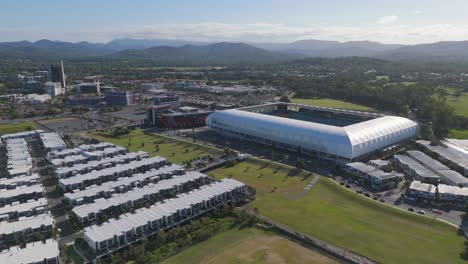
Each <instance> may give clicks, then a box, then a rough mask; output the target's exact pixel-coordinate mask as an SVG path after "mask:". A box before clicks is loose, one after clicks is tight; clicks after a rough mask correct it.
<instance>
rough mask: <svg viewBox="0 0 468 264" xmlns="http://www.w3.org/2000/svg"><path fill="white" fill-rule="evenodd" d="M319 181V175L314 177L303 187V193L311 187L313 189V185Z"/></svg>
mask: <svg viewBox="0 0 468 264" xmlns="http://www.w3.org/2000/svg"><path fill="white" fill-rule="evenodd" d="M318 180H320V175H315V177H314V178H313V179H312V180H311V181H310V182H309V184H307V186H306V187H304V191H306V192H308V191H309V190H310V189H312V187H314V184H316V183H317V182H318Z"/></svg>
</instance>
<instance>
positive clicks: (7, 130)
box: [0, 121, 35, 135]
mask: <svg viewBox="0 0 468 264" xmlns="http://www.w3.org/2000/svg"><path fill="white" fill-rule="evenodd" d="M34 129H35V125H34V122H32V121H28V122H22V123H18V124H8V125H0V135H4V134H11V133H18V132H23V131H30V130H34Z"/></svg>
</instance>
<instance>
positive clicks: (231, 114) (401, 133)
mask: <svg viewBox="0 0 468 264" xmlns="http://www.w3.org/2000/svg"><path fill="white" fill-rule="evenodd" d="M206 123H207V124H208V125H209V126H211V127H219V128H223V129H225V130H230V131H233V132H237V133H243V134H248V135H253V136H256V137H261V138H265V139H269V140H272V141H276V142H281V143H285V144H288V145H291V146H301V147H302V148H306V149H311V150H315V151H319V152H323V153H327V154H332V155H336V156H339V157H343V158H348V159H353V158H356V157H359V156H362V155H364V154H367V153H369V152H372V151H375V150H378V149H381V148H384V147H387V146H389V145H392V144H395V143H398V142H400V141H402V140H405V139H408V138H411V137H413V136H415V135H416V134H417V131H418V124H417V123H416V122H414V121H411V120H409V119H407V118H403V117H397V116H383V117H378V118H375V119H371V120H367V121H363V122H360V123H356V124H352V125H349V126H345V127H338V126H331V125H325V124H320V123H314V122H307V121H302V120H296V119H289V118H284V117H277V116H271V115H266V114H260V113H254V112H249V111H243V110H237V109H230V110H224V111H218V112H214V113H212V114H211V115H209V116H208V117H207V120H206Z"/></svg>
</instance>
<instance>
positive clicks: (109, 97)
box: [105, 90, 136, 106]
mask: <svg viewBox="0 0 468 264" xmlns="http://www.w3.org/2000/svg"><path fill="white" fill-rule="evenodd" d="M105 101H106V102H107V104H108V105H111V106H129V105H134V104H136V95H135V93H134V92H133V91H118V90H112V91H107V92H106V93H105Z"/></svg>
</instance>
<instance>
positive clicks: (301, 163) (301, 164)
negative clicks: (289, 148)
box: [296, 159, 305, 169]
mask: <svg viewBox="0 0 468 264" xmlns="http://www.w3.org/2000/svg"><path fill="white" fill-rule="evenodd" d="M296 168H298V169H303V168H305V162H304V161H303V160H301V159H298V160H297V161H296Z"/></svg>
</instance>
